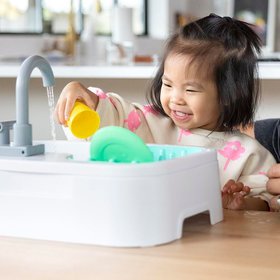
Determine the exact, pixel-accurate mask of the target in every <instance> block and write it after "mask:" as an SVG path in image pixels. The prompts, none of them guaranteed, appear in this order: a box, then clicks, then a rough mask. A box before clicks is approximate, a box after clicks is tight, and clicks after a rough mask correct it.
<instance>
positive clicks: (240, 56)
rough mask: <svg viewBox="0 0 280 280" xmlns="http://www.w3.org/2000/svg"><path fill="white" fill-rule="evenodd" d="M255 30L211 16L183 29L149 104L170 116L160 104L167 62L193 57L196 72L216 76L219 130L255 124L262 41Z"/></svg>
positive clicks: (170, 48) (172, 41)
mask: <svg viewBox="0 0 280 280" xmlns="http://www.w3.org/2000/svg"><path fill="white" fill-rule="evenodd" d="M252 27H253V26H252V25H250V24H247V23H245V22H242V21H239V20H237V19H233V18H230V17H220V16H217V15H215V14H210V15H209V16H207V17H204V18H201V19H199V20H197V21H194V22H191V23H190V24H188V25H186V26H184V27H182V28H181V29H179V31H178V32H177V33H175V34H174V35H172V36H171V37H170V38H169V40H168V41H167V44H166V49H165V53H164V55H163V59H162V62H161V64H160V66H159V69H158V71H157V73H156V76H155V78H154V80H153V81H152V84H151V88H150V91H149V92H148V94H147V99H148V101H149V103H150V104H151V105H152V106H153V107H154V109H155V110H156V111H158V112H159V113H160V114H161V115H163V116H166V114H165V112H164V110H163V108H162V105H161V102H160V91H161V86H162V80H161V79H162V75H163V73H164V62H165V60H166V58H167V56H168V55H170V54H171V53H172V54H183V55H189V57H190V58H191V61H192V63H194V64H195V66H196V67H197V68H196V69H199V70H200V71H201V69H202V71H203V72H204V73H205V74H207V75H212V77H213V79H214V81H215V83H216V86H217V91H218V102H219V106H220V116H219V119H218V124H217V129H219V128H223V129H227V130H229V131H232V130H233V129H234V128H235V127H237V126H240V125H241V126H243V127H245V126H247V125H248V124H249V123H251V122H253V119H254V114H255V110H256V107H257V103H258V101H259V79H258V71H257V70H258V69H257V55H258V54H259V53H260V48H261V40H260V38H259V37H258V35H257V34H256V33H255V32H254V31H253V30H252ZM205 71H206V72H205Z"/></svg>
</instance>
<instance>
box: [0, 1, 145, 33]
mask: <svg viewBox="0 0 280 280" xmlns="http://www.w3.org/2000/svg"><path fill="white" fill-rule="evenodd" d="M117 2H118V1H117V0H115V1H114V4H117ZM36 5H39V7H37V8H36V10H38V11H37V13H39V14H38V16H40V17H41V31H38V32H35V31H34V32H28V31H26V32H6V31H1V30H0V36H1V35H9V36H18V35H21V36H22V35H30V36H41V35H43V34H49V35H52V36H59V35H65V34H66V32H59V33H58V32H46V30H44V22H45V21H44V19H43V7H42V3H41V0H36ZM143 5H144V23H143V27H144V32H143V33H141V34H138V35H136V36H139V37H141V36H147V35H148V0H143ZM79 18H80V19H81V22H80V25H81V27H80V29H81V32H82V31H83V28H84V21H83V18H84V14H81V15H79ZM81 32H78V33H77V35H80V33H81ZM96 35H97V36H110V35H111V34H96Z"/></svg>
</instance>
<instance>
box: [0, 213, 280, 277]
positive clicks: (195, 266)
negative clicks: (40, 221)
mask: <svg viewBox="0 0 280 280" xmlns="http://www.w3.org/2000/svg"><path fill="white" fill-rule="evenodd" d="M224 215H225V219H224V221H223V222H220V223H218V224H216V225H213V226H211V225H210V222H209V216H208V215H206V214H200V215H197V216H194V217H192V218H189V219H187V220H186V221H185V224H184V233H183V238H182V239H180V240H178V241H175V242H172V243H170V244H166V245H162V246H158V247H148V248H109V247H101V246H92V245H79V244H68V243H60V242H49V241H35V240H27V239H19V238H10V237H0V275H1V279H5V280H10V279H20V280H25V279H28V280H33V279H36V280H37V279H40V280H44V279H48V280H49V279H52V280H54V279H59V280H64V279H65V280H71V279H83V280H86V279H98V280H99V279H110V280H111V279H122V280H126V279H127V280H131V279H135V280H137V279H141V280H143V279H145V280H149V279H152V280H156V279H160V280H165V279H176V280H179V279H184V280H185V279H208V280H211V279H213V280H219V279H222V280H224V279H239V280H242V279H244V280H245V279H246V280H248V279H254V280H258V279H261V280H265V279H266V278H267V277H269V278H270V279H278V278H279V273H280V250H279V244H280V213H272V212H254V211H224Z"/></svg>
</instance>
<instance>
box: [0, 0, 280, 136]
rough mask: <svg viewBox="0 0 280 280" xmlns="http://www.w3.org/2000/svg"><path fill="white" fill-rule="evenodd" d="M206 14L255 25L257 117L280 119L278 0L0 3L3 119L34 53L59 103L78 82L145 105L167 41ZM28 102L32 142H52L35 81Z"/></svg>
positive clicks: (44, 102)
mask: <svg viewBox="0 0 280 280" xmlns="http://www.w3.org/2000/svg"><path fill="white" fill-rule="evenodd" d="M209 13H216V14H218V15H223V16H225V15H230V16H235V17H240V18H241V19H242V20H245V21H248V22H250V23H253V24H255V25H256V27H257V30H258V31H259V32H260V33H259V34H260V36H261V37H262V39H263V43H264V47H263V55H262V57H261V59H262V60H265V61H264V62H263V65H264V68H261V69H260V70H262V71H260V72H261V73H262V77H261V78H262V80H261V81H262V90H263V96H264V97H263V100H262V103H261V106H260V110H259V112H258V114H257V118H265V117H280V113H279V110H278V106H279V104H280V99H279V93H278V89H279V86H280V63H279V62H278V60H279V59H280V55H279V52H280V35H279V30H280V0H63V1H62V0H60V1H59V0H0V120H1V121H2V120H10V119H14V118H15V96H14V88H15V81H16V76H17V69H18V67H19V65H20V63H21V62H22V61H23V59H24V58H26V57H27V56H29V55H34V54H39V55H43V56H45V57H46V58H47V59H48V60H49V61H50V63H51V65H52V66H53V69H54V73H55V77H56V85H55V98H56V99H57V98H58V96H59V94H60V92H61V90H62V88H63V87H64V86H65V85H66V84H67V83H68V82H70V81H71V80H79V81H81V82H83V83H84V84H85V85H86V86H97V87H101V88H103V89H104V90H105V91H115V92H118V93H119V94H122V95H123V96H124V97H126V98H128V99H130V100H133V101H138V102H145V93H146V90H147V89H148V86H149V82H150V79H151V78H152V77H153V75H154V73H155V71H156V67H157V64H158V61H159V60H160V57H161V51H162V49H163V46H164V42H165V40H166V38H167V37H168V36H169V34H170V33H172V32H173V31H174V30H176V28H178V27H180V26H182V25H184V24H186V23H188V22H190V21H192V20H194V19H197V18H199V17H203V16H206V15H208V14H209ZM91 66H92V68H91ZM266 66H267V67H268V68H265V67H266ZM104 67H105V68H104ZM120 67H121V68H120ZM267 69H268V70H267ZM120 72H121V73H120ZM126 73H127V74H126ZM35 76H36V75H35ZM29 99H30V100H29V103H30V122H31V123H32V124H33V126H34V128H33V134H34V138H35V139H49V138H50V137H51V136H50V132H49V127H48V121H49V116H48V114H49V111H48V107H47V100H46V93H45V89H43V88H42V82H41V79H40V78H39V79H38V77H37V76H36V78H34V79H32V80H31V81H30V95H29ZM57 129H58V138H64V136H63V133H62V130H61V128H60V127H59V126H58V128H57Z"/></svg>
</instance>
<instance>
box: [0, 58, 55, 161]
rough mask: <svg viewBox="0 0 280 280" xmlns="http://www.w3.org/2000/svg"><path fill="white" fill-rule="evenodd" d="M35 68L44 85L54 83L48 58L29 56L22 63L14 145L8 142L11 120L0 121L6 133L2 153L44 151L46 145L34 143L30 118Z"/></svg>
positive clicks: (38, 152) (20, 153)
mask: <svg viewBox="0 0 280 280" xmlns="http://www.w3.org/2000/svg"><path fill="white" fill-rule="evenodd" d="M35 68H38V69H39V70H40V72H41V74H42V79H43V86H44V87H48V86H53V85H54V75H53V71H52V68H51V66H50V64H49V63H48V61H47V60H46V59H44V58H43V57H41V56H38V55H34V56H30V57H28V58H27V59H26V60H25V61H24V62H23V63H22V65H21V67H20V71H19V74H18V76H17V81H16V122H15V123H14V125H13V130H14V142H13V144H12V145H10V143H7V142H8V141H9V137H8V135H7V134H8V133H9V130H10V129H11V126H10V122H3V123H0V133H1V127H2V133H4V136H2V139H3V140H2V141H0V155H7V156H10V155H11V156H31V155H37V154H43V153H44V145H42V144H39V145H32V126H31V124H29V120H28V115H29V114H28V112H29V109H28V103H29V102H28V90H29V80H30V77H31V73H32V71H33V70H34V69H35ZM7 123H9V125H7ZM3 128H6V129H3ZM0 139H1V137H0ZM7 139H8V140H7ZM1 142H2V143H1ZM7 144H8V145H7ZM1 145H2V146H1Z"/></svg>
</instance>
